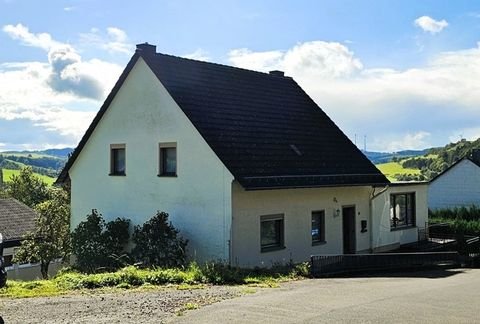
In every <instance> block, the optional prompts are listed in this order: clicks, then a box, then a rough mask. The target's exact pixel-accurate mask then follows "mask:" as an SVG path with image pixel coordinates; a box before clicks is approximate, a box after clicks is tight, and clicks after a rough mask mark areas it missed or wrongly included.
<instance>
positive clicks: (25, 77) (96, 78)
mask: <svg viewBox="0 0 480 324" xmlns="http://www.w3.org/2000/svg"><path fill="white" fill-rule="evenodd" d="M9 26H10V27H9ZM3 30H4V32H5V33H6V34H8V35H9V36H10V37H11V38H12V39H15V40H19V41H20V42H21V44H23V45H26V46H35V47H38V48H41V49H43V50H44V51H45V58H46V59H45V62H7V63H1V64H0V84H1V85H2V86H1V87H0V129H1V130H2V131H1V133H2V143H4V145H5V146H4V147H6V148H20V147H24V148H25V147H35V148H42V147H47V146H48V147H51V146H57V145H76V144H77V143H78V140H79V139H80V137H81V136H82V135H83V133H84V132H85V129H86V127H87V126H88V125H89V123H90V121H91V119H92V118H93V116H94V115H95V112H96V111H97V110H98V108H99V106H100V105H101V102H102V100H103V99H104V98H105V96H106V95H107V93H108V91H110V90H111V88H112V87H113V85H114V83H115V81H116V80H117V79H118V76H119V75H120V73H121V71H122V67H121V66H118V65H116V64H112V63H109V62H105V61H102V60H99V59H89V60H84V59H82V57H81V56H80V54H79V53H78V52H77V51H76V50H75V48H74V47H73V46H71V45H69V44H65V43H62V42H59V41H56V40H54V39H53V38H52V37H51V36H50V35H49V34H46V33H42V34H33V33H31V32H29V31H28V28H27V27H25V26H23V25H21V24H18V25H17V26H12V25H8V26H5V27H4V28H3ZM114 33H115V32H114ZM39 35H42V36H39ZM116 37H117V38H121V37H123V36H122V35H121V34H119V33H117V36H116ZM17 129H18V130H22V132H23V133H25V134H23V133H21V132H18V131H16V130H17ZM25 129H28V132H25ZM27 133H28V134H30V135H28V136H27Z"/></svg>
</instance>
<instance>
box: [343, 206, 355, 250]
mask: <svg viewBox="0 0 480 324" xmlns="http://www.w3.org/2000/svg"><path fill="white" fill-rule="evenodd" d="M342 215H343V253H344V254H354V253H355V250H356V243H355V207H343V208H342Z"/></svg>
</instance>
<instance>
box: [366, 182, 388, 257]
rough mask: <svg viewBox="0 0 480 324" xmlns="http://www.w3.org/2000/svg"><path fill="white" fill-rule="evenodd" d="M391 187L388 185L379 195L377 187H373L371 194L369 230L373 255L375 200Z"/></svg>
mask: <svg viewBox="0 0 480 324" xmlns="http://www.w3.org/2000/svg"><path fill="white" fill-rule="evenodd" d="M389 187H390V186H389V185H386V186H385V187H384V188H382V190H380V191H379V192H378V193H375V190H376V189H377V188H376V187H372V192H371V193H370V201H369V204H370V219H369V222H368V223H369V225H368V230H369V231H370V234H369V240H370V252H371V253H373V216H374V215H373V199H375V198H377V197H378V196H380V195H381V194H383V193H384V192H385V191H387V190H388V188H389Z"/></svg>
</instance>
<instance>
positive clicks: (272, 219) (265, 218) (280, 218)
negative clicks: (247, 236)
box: [260, 214, 285, 253]
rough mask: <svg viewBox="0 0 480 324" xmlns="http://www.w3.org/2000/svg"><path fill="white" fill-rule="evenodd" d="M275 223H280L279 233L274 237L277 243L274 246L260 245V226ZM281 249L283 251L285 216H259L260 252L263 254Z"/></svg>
mask: <svg viewBox="0 0 480 324" xmlns="http://www.w3.org/2000/svg"><path fill="white" fill-rule="evenodd" d="M277 221H279V222H280V226H279V230H280V232H279V233H278V234H277V235H276V236H278V242H276V243H275V244H262V224H264V223H267V222H277ZM283 249H285V215H284V214H273V215H263V216H260V252H262V253H264V252H270V251H277V250H283Z"/></svg>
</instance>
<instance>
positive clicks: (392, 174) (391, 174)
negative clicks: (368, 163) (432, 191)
mask: <svg viewBox="0 0 480 324" xmlns="http://www.w3.org/2000/svg"><path fill="white" fill-rule="evenodd" d="M376 167H377V168H378V169H379V170H380V171H381V172H382V173H383V174H384V175H386V176H387V178H388V180H390V181H398V178H400V176H408V175H411V176H417V175H420V170H419V169H412V168H404V167H403V166H402V165H401V164H400V163H398V162H389V163H381V164H377V165H376Z"/></svg>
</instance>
